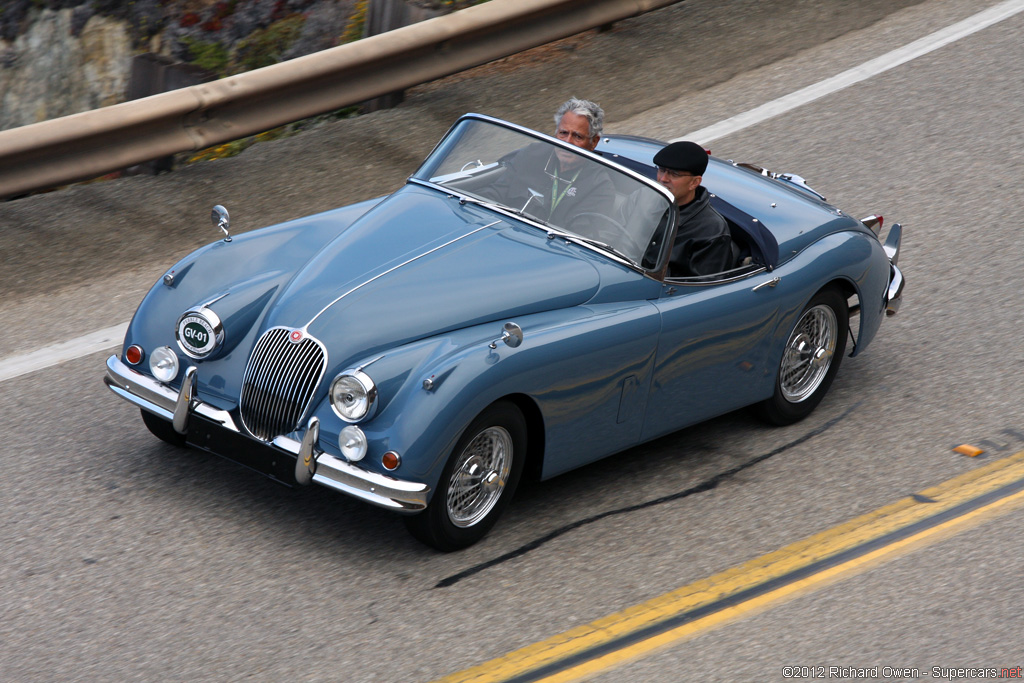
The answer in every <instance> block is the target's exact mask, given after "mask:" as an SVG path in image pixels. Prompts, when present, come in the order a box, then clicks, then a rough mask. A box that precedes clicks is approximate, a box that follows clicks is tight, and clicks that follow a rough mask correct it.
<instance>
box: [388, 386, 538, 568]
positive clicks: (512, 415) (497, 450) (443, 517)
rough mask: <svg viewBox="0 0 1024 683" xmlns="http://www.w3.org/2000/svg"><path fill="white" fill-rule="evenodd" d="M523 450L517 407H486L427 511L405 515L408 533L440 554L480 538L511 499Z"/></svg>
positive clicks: (466, 435) (451, 461)
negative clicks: (439, 551)
mask: <svg viewBox="0 0 1024 683" xmlns="http://www.w3.org/2000/svg"><path fill="white" fill-rule="evenodd" d="M525 450H526V422H525V420H524V419H523V415H522V413H521V412H520V411H519V409H518V408H517V407H516V406H515V405H513V404H512V403H509V402H504V401H502V402H498V403H495V404H493V405H491V406H490V407H489V408H487V410H485V411H484V412H482V413H481V414H480V415H479V416H478V417H477V418H476V419H475V420H473V422H471V423H470V425H469V427H467V428H466V431H465V432H464V433H463V435H462V437H461V438H460V439H459V441H458V443H457V444H455V448H454V449H452V454H451V456H450V457H449V458H448V462H447V463H446V464H445V467H444V470H443V471H442V472H441V478H440V480H439V482H438V488H437V490H436V491H435V492H434V495H433V497H432V498H431V501H430V504H429V505H428V506H427V509H426V510H424V511H423V512H421V513H419V514H416V515H412V516H410V517H406V518H405V522H406V527H407V528H408V529H409V532H410V533H411V534H412V535H413V536H415V537H416V538H417V539H418V540H420V541H422V542H423V543H425V544H427V545H429V546H431V547H433V548H436V549H438V550H441V551H444V552H449V551H452V550H459V549H460V548H465V547H467V546H470V545H472V544H474V543H476V542H477V541H479V540H480V539H481V538H483V537H484V536H485V535H486V534H487V532H488V531H490V530H491V527H493V526H494V524H495V522H497V521H498V517H500V516H501V513H502V512H503V511H504V510H505V507H506V506H507V505H508V502H509V499H511V498H512V494H513V492H514V491H515V488H516V485H517V484H518V483H519V477H520V475H521V474H522V471H523V461H524V458H525Z"/></svg>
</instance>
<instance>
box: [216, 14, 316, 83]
mask: <svg viewBox="0 0 1024 683" xmlns="http://www.w3.org/2000/svg"><path fill="white" fill-rule="evenodd" d="M305 23H306V17H305V16H304V15H302V14H293V15H291V16H288V17H285V18H284V19H281V20H280V21H275V22H274V23H273V24H271V25H270V26H268V27H266V28H264V29H260V30H258V31H253V33H252V34H250V35H249V37H248V38H244V39H243V40H241V41H239V43H238V45H237V46H236V47H235V50H234V54H233V55H232V58H231V69H232V71H234V72H235V73H241V72H242V71H251V70H253V69H259V68H261V67H264V66H270V65H271V64H277V63H278V62H280V61H281V60H283V59H284V55H285V53H286V52H288V48H290V47H291V46H292V45H293V44H295V41H296V40H298V39H299V36H300V35H302V26H303V25H304V24H305Z"/></svg>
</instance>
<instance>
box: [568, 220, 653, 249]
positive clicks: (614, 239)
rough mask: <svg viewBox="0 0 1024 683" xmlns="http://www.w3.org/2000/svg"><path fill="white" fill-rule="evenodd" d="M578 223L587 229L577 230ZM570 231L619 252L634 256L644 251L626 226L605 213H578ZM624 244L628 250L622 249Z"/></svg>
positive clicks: (572, 221) (570, 225)
mask: <svg viewBox="0 0 1024 683" xmlns="http://www.w3.org/2000/svg"><path fill="white" fill-rule="evenodd" d="M594 219H597V220H594ZM578 223H582V224H583V225H584V226H585V228H587V229H585V230H577V229H576V228H575V227H574V226H576V225H577V224H578ZM569 229H570V230H572V231H573V232H578V233H579V234H581V235H584V236H586V237H593V238H594V239H596V240H600V241H602V242H605V243H607V244H610V245H612V246H613V247H615V248H616V249H618V250H619V251H624V252H627V253H632V254H642V253H643V251H644V250H643V249H642V248H641V246H640V245H639V244H638V243H637V241H636V238H635V237H633V235H632V234H630V232H629V230H627V229H626V226H624V225H623V224H622V223H620V222H618V221H617V220H615V219H614V218H610V217H608V216H606V215H604V214H603V213H596V212H593V211H583V212H581V213H578V214H576V215H575V216H573V218H572V220H571V221H569ZM623 243H625V245H627V246H628V248H627V249H623V248H621V245H623Z"/></svg>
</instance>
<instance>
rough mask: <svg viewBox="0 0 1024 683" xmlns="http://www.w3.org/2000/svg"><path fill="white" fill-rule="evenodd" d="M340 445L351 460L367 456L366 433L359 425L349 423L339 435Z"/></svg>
mask: <svg viewBox="0 0 1024 683" xmlns="http://www.w3.org/2000/svg"><path fill="white" fill-rule="evenodd" d="M338 446H339V447H340V448H341V454H342V455H344V456H345V459H346V460H348V461H349V462H357V461H359V460H362V459H363V458H364V457H365V456H366V434H363V430H362V429H360V428H359V427H356V426H355V425H349V426H347V427H345V428H344V429H342V430H341V434H339V435H338Z"/></svg>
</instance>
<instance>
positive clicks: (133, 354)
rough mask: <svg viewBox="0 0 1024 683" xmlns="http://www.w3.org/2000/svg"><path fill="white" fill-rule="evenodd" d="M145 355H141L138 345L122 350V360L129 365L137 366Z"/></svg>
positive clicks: (140, 348)
mask: <svg viewBox="0 0 1024 683" xmlns="http://www.w3.org/2000/svg"><path fill="white" fill-rule="evenodd" d="M145 355H146V354H145V353H143V351H142V347H141V346H139V345H138V344H132V345H131V346H129V347H128V348H127V349H125V350H124V359H125V360H126V361H128V363H129V364H130V365H138V364H139V363H141V362H142V357H143V356H145Z"/></svg>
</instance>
